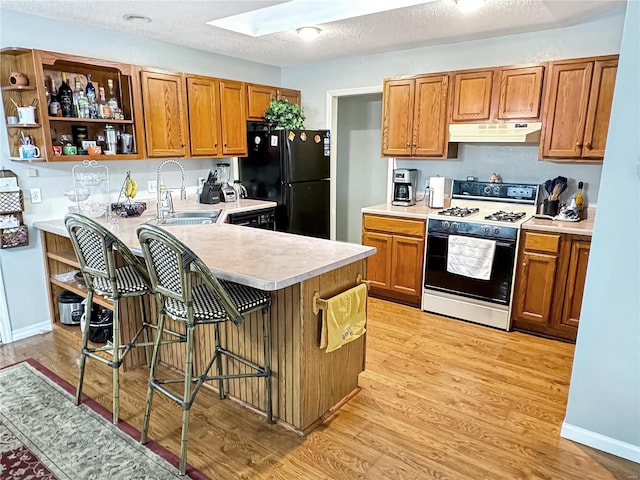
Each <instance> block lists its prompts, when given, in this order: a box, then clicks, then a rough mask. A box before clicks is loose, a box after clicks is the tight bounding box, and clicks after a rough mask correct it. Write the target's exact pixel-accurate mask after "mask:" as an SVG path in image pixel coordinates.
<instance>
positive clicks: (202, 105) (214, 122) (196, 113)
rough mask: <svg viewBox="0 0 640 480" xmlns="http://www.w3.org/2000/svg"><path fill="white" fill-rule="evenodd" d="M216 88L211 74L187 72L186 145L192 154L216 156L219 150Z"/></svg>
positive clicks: (216, 83) (218, 105)
mask: <svg viewBox="0 0 640 480" xmlns="http://www.w3.org/2000/svg"><path fill="white" fill-rule="evenodd" d="M219 89H220V84H219V81H218V80H217V79H215V78H208V77H200V76H196V75H188V76H187V103H188V106H189V145H190V147H191V155H192V156H194V157H196V156H207V157H217V156H220V154H221V152H222V148H221V144H220V143H221V142H220V135H221V130H220V129H221V126H220V100H219V95H220V92H219Z"/></svg>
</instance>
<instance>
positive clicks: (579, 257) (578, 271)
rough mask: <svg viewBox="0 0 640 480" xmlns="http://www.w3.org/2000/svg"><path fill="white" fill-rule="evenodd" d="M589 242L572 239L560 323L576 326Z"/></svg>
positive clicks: (585, 272) (585, 274)
mask: <svg viewBox="0 0 640 480" xmlns="http://www.w3.org/2000/svg"><path fill="white" fill-rule="evenodd" d="M590 247H591V242H589V241H585V240H572V242H571V254H570V257H569V271H568V272H567V286H566V288H565V295H564V306H563V308H562V318H561V319H560V325H561V326H566V327H573V328H578V321H579V320H580V309H581V307H582V296H583V292H584V282H585V278H586V276H587V263H588V262H589V250H590Z"/></svg>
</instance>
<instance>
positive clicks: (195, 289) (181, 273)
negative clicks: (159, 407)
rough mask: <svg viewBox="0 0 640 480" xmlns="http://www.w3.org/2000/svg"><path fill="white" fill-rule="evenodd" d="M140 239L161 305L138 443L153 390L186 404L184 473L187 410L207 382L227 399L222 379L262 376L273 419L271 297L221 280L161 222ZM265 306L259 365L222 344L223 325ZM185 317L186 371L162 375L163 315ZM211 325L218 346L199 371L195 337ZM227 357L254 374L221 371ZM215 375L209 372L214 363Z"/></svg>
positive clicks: (183, 444)
mask: <svg viewBox="0 0 640 480" xmlns="http://www.w3.org/2000/svg"><path fill="white" fill-rule="evenodd" d="M138 240H139V241H140V244H141V246H142V252H143V255H144V258H145V262H146V264H147V270H148V272H149V277H150V280H151V288H152V291H153V293H154V294H155V296H156V301H157V304H158V312H159V315H158V329H157V332H156V340H155V345H154V348H153V355H152V358H151V372H150V375H149V386H148V390H147V403H146V408H145V414H144V422H143V427H142V433H141V435H140V443H145V442H146V438H147V431H148V429H149V418H150V414H151V406H152V400H153V392H154V391H155V390H157V391H159V392H161V393H163V394H164V395H166V396H167V397H168V398H170V399H171V400H173V401H174V402H176V403H177V404H178V405H180V407H181V408H182V436H181V441H180V473H181V474H182V475H184V474H185V472H186V467H187V440H188V428H189V410H190V409H191V405H192V404H193V401H194V399H195V396H196V394H197V393H198V391H199V390H200V388H201V387H202V385H203V384H204V382H206V381H210V380H217V385H218V389H219V395H220V398H221V399H222V398H225V393H224V384H223V381H224V380H228V379H234V378H252V377H262V378H264V379H265V410H266V414H267V421H268V422H269V423H272V421H273V419H272V409H271V342H270V340H269V335H270V324H269V313H270V306H271V296H270V295H269V294H267V293H265V292H263V291H260V290H257V289H255V288H251V287H246V286H243V285H239V284H236V283H233V282H228V281H223V280H220V281H219V280H218V279H217V278H215V277H214V276H213V274H212V273H211V271H210V270H209V268H208V267H207V266H206V265H205V264H204V262H202V260H201V259H200V258H199V257H198V256H197V255H196V254H195V253H193V252H192V251H191V250H190V249H189V248H188V247H187V246H186V245H184V244H183V243H182V242H181V241H180V240H178V239H177V238H176V237H174V236H173V235H172V234H170V233H168V232H167V231H166V230H163V229H161V228H159V227H156V226H153V225H147V224H145V225H141V226H140V227H138ZM257 310H261V311H262V320H263V325H262V327H263V340H264V344H263V348H264V366H260V365H257V364H255V363H253V362H250V361H249V360H247V359H245V358H242V357H240V356H239V355H237V354H235V353H233V352H231V351H229V350H227V349H226V348H225V347H223V346H222V345H221V343H220V324H221V323H223V322H226V321H232V322H233V323H234V324H236V325H240V324H241V323H242V322H243V314H247V313H250V312H253V311H257ZM166 316H169V317H170V318H171V319H173V320H175V321H178V322H181V323H183V324H184V327H185V331H186V332H185V335H186V350H185V357H184V376H183V377H182V378H172V379H163V380H161V379H159V378H158V377H157V367H158V361H159V354H160V348H159V344H160V342H161V338H162V335H163V331H164V324H165V318H166ZM210 324H212V325H213V328H214V342H215V348H214V352H213V355H212V357H211V359H209V361H208V363H207V364H206V366H205V367H204V369H203V371H202V372H200V373H196V372H194V368H195V366H194V362H193V350H194V339H195V335H196V333H197V331H196V327H198V326H199V325H210ZM223 356H224V357H226V358H228V359H231V360H233V361H235V362H239V363H240V364H242V365H246V366H248V367H249V368H250V369H251V370H252V372H251V373H237V374H230V373H223V365H222V358H223ZM214 363H215V364H216V375H210V374H209V372H210V371H211V369H212V367H213V364H214ZM171 383H182V384H183V394H182V396H180V395H178V394H176V393H174V392H172V391H171V390H170V389H169V388H167V386H166V385H167V384H171Z"/></svg>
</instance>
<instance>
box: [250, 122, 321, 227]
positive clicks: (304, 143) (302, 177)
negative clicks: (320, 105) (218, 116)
mask: <svg viewBox="0 0 640 480" xmlns="http://www.w3.org/2000/svg"><path fill="white" fill-rule="evenodd" d="M329 137H330V135H329V131H328V130H270V129H269V126H268V125H267V124H264V123H253V122H250V123H248V125H247V142H248V156H247V157H241V158H239V159H238V170H239V172H238V174H239V179H240V181H241V182H242V184H243V185H244V186H245V187H246V189H247V196H248V198H253V199H257V200H271V201H274V202H277V203H278V206H277V207H276V230H279V231H282V232H289V233H297V234H300V235H308V236H312V237H318V238H329V208H330V196H329V195H330V193H329V185H330V183H329V177H330V164H329V157H330V152H329V145H330V144H329Z"/></svg>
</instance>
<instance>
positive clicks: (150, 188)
mask: <svg viewBox="0 0 640 480" xmlns="http://www.w3.org/2000/svg"><path fill="white" fill-rule="evenodd" d="M147 192H149V193H156V181H155V180H149V181H147Z"/></svg>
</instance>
